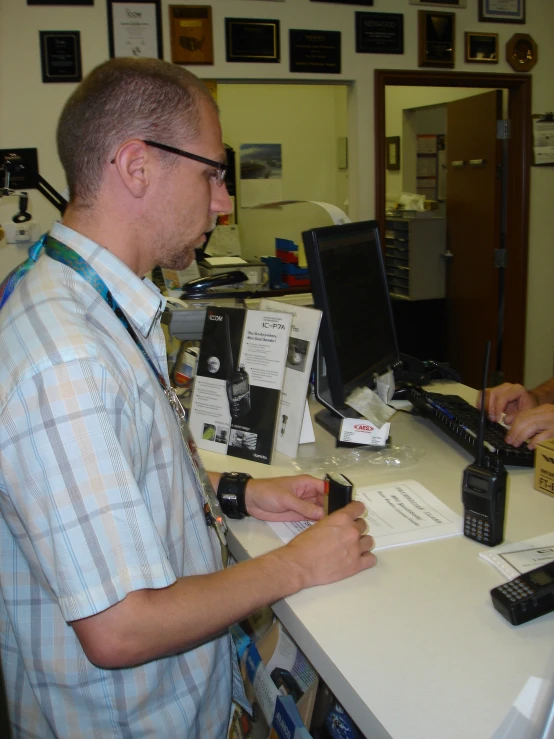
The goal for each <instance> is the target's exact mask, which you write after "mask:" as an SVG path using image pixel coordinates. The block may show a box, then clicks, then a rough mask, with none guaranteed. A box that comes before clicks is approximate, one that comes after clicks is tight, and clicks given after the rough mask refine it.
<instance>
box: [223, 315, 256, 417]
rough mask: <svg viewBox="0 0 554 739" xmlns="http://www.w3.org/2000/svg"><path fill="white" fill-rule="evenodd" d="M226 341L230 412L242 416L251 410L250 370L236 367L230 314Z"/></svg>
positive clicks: (227, 321)
mask: <svg viewBox="0 0 554 739" xmlns="http://www.w3.org/2000/svg"><path fill="white" fill-rule="evenodd" d="M224 326H225V334H226V337H225V341H226V351H227V372H228V375H227V380H226V381H225V385H226V389H227V399H228V400H229V412H230V414H231V418H233V419H235V418H240V417H241V416H244V415H246V414H247V413H249V412H250V378H249V377H248V372H247V371H246V370H245V369H244V366H243V365H240V367H239V368H238V369H235V363H234V361H233V349H232V347H231V329H230V326H229V316H228V315H227V314H225V316H224Z"/></svg>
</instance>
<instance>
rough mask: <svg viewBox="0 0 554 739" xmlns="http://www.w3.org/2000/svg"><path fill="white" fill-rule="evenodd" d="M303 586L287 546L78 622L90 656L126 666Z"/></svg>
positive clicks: (143, 593)
mask: <svg viewBox="0 0 554 739" xmlns="http://www.w3.org/2000/svg"><path fill="white" fill-rule="evenodd" d="M302 586H303V583H302V582H301V576H300V572H299V571H298V569H297V568H295V566H294V563H293V562H287V558H286V556H283V550H281V552H280V555H279V556H277V555H276V553H275V552H269V553H268V554H266V555H264V556H262V557H257V558H256V559H252V560H248V561H246V562H243V563H240V564H238V565H235V566H233V567H230V568H227V569H226V570H222V571H220V572H216V573H213V574H210V575H202V576H191V577H183V578H180V579H179V580H177V582H176V583H174V584H173V585H171V586H170V587H168V588H163V589H159V590H139V591H135V592H133V593H130V594H129V595H128V596H127V597H126V598H125V599H124V600H123V601H120V602H119V603H118V604H116V605H115V606H113V607H112V608H108V609H107V610H106V611H103V612H102V613H100V614H97V615H96V616H93V617H91V618H90V619H82V620H81V621H76V622H74V623H73V627H74V629H75V631H76V633H77V636H78V638H79V640H80V641H81V644H82V646H83V649H84V651H85V653H86V654H87V656H88V657H89V659H90V660H91V661H92V662H93V663H94V664H97V665H99V666H100V667H104V668H121V667H128V666H131V665H136V664H141V663H142V662H148V661H150V660H153V659H158V658H160V657H164V656H168V655H170V654H175V653H178V652H182V651H185V650H187V649H190V648H191V647H193V646H195V645H196V644H199V643H201V642H203V641H205V640H207V639H210V638H211V637H213V636H214V635H216V634H218V633H220V632H221V631H222V630H224V629H225V628H227V627H228V626H230V625H231V624H233V623H236V622H237V621H240V620H241V619H243V618H245V617H246V616H248V615H250V614H251V613H253V612H254V611H256V610H257V609H258V608H261V607H262V606H264V605H268V604H271V603H274V602H276V601H278V600H280V599H281V598H283V597H286V596H287V595H291V594H292V593H294V592H296V591H298V590H299V589H300V588H301V587H302Z"/></svg>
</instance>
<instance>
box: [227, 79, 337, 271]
mask: <svg viewBox="0 0 554 739" xmlns="http://www.w3.org/2000/svg"><path fill="white" fill-rule="evenodd" d="M217 100H218V104H219V107H220V110H221V126H222V129H223V139H224V141H225V143H226V144H229V145H230V146H232V147H233V149H235V151H236V152H237V157H238V154H239V151H240V145H241V144H258V143H280V144H281V145H282V165H283V172H282V174H283V176H282V194H283V199H284V200H315V201H321V202H325V203H331V204H333V205H336V206H338V207H339V208H341V209H342V210H345V208H346V209H347V207H348V204H347V203H346V202H345V201H346V199H347V192H346V188H347V174H346V172H345V171H339V169H338V162H337V139H338V138H339V137H346V135H347V113H346V111H347V95H346V86H345V85H337V86H333V85H279V84H273V85H259V84H250V85H244V84H242V85H241V84H220V85H218V90H217ZM237 201H238V206H239V209H238V220H239V232H240V239H241V246H242V255H243V256H244V257H248V258H254V257H260V256H263V255H267V254H274V253H275V237H276V236H279V237H281V238H285V239H292V240H293V241H294V242H295V243H297V244H300V245H301V244H302V237H301V233H302V231H305V230H306V229H308V228H316V227H318V226H328V225H329V223H330V220H329V216H328V214H327V213H326V212H325V211H324V210H322V209H321V208H319V206H315V205H311V204H297V205H287V206H282V207H279V208H277V209H275V208H272V209H263V210H257V209H256V210H253V209H248V208H241V207H240V206H241V190H240V181H239V182H238V192H237Z"/></svg>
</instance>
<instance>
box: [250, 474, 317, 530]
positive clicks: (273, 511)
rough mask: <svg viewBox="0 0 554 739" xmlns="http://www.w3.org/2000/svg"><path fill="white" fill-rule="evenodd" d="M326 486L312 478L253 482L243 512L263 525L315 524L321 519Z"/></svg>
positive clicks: (265, 479) (304, 476)
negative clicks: (289, 522)
mask: <svg viewBox="0 0 554 739" xmlns="http://www.w3.org/2000/svg"><path fill="white" fill-rule="evenodd" d="M324 489H325V483H324V481H323V480H318V479H317V478H315V477H312V476H311V475H295V476H294V477H271V478H252V479H251V480H248V483H247V484H246V495H245V500H246V509H247V511H248V513H249V514H250V515H251V516H254V517H255V518H259V519H261V520H262V521H306V520H308V521H318V520H319V519H320V518H323V515H324V511H323V495H324Z"/></svg>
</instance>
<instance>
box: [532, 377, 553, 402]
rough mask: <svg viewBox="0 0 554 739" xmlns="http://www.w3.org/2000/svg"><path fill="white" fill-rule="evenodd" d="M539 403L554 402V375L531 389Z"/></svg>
mask: <svg viewBox="0 0 554 739" xmlns="http://www.w3.org/2000/svg"><path fill="white" fill-rule="evenodd" d="M529 392H530V394H531V395H532V396H533V397H534V398H536V400H537V402H538V403H539V404H541V403H554V377H551V378H550V379H549V380H546V382H543V383H542V384H541V385H537V387H535V388H533V389H532V390H530V391H529Z"/></svg>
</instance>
